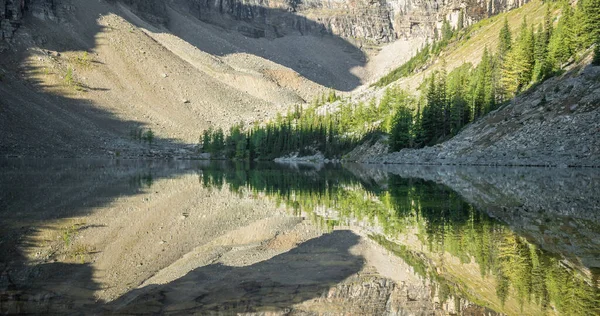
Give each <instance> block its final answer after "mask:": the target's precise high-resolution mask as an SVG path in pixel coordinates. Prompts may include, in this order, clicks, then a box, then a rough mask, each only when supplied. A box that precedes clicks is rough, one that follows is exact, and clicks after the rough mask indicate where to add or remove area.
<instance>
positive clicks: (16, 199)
mask: <svg viewBox="0 0 600 316" xmlns="http://www.w3.org/2000/svg"><path fill="white" fill-rule="evenodd" d="M207 167H208V163H207V162H201V161H137V160H124V161H119V160H0V218H2V221H1V222H0V312H2V313H9V314H12V313H40V312H41V313H50V314H57V313H58V314H61V313H72V312H73V311H89V310H93V309H97V308H102V309H106V310H109V311H112V312H119V313H130V312H136V311H139V308H142V309H143V310H144V311H145V312H152V311H160V310H161V309H162V308H163V306H168V308H169V309H177V310H178V311H186V310H187V311H215V310H217V309H218V308H221V307H226V308H227V309H228V310H229V311H244V310H246V311H248V310H253V309H254V308H256V309H259V308H262V307H264V308H266V309H285V308H286V307H288V306H291V305H292V304H295V303H300V302H302V301H305V300H308V299H311V298H314V297H316V296H318V295H320V294H322V292H323V291H325V290H327V289H329V287H330V286H333V285H335V284H336V283H338V282H341V281H343V280H344V279H345V278H347V277H348V276H350V275H352V274H354V273H356V272H357V271H359V270H360V269H361V268H362V266H363V260H362V258H360V257H356V256H354V255H352V254H350V253H349V249H350V248H351V247H352V246H354V245H355V244H357V242H358V236H356V235H354V234H352V233H351V232H348V231H338V232H334V233H332V234H329V235H325V236H323V237H319V238H316V239H313V240H310V241H308V242H305V243H303V244H302V245H300V246H299V247H298V248H296V249H294V250H292V251H290V252H288V253H285V254H282V255H279V256H276V257H274V258H272V259H269V260H267V261H265V262H260V263H256V264H254V265H251V266H247V267H240V268H235V267H225V266H222V265H210V266H206V267H202V268H199V269H196V270H195V271H192V272H190V273H189V274H188V275H187V276H185V277H183V278H181V279H179V280H175V281H173V282H171V283H170V284H167V285H164V286H150V287H146V288H143V289H140V290H134V291H132V292H130V293H128V294H125V296H124V297H122V298H121V299H119V300H118V301H117V302H115V303H110V304H108V305H106V306H102V304H99V303H98V301H97V298H96V297H95V293H97V292H98V291H102V290H104V288H102V287H101V284H100V283H99V282H100V281H98V280H97V279H95V278H94V274H95V273H96V272H97V271H95V268H94V267H92V265H91V264H90V263H83V262H82V263H81V264H76V263H63V262H56V260H53V258H52V256H51V257H49V258H44V257H43V256H40V257H38V256H37V255H35V256H33V254H32V251H33V250H34V249H41V247H42V248H43V247H48V245H42V244H40V242H44V243H49V245H51V244H52V243H53V242H56V240H50V239H49V240H46V241H40V240H39V238H36V237H35V236H36V235H38V233H40V232H41V231H43V230H45V229H46V228H50V229H52V227H54V226H52V225H53V223H57V222H62V221H65V220H66V221H67V222H68V220H69V219H75V218H80V219H81V218H83V217H84V216H86V215H89V214H92V213H93V212H96V210H99V209H102V208H107V207H109V205H110V204H111V203H113V202H114V201H115V200H117V199H119V198H123V197H128V196H136V195H142V194H148V193H150V194H152V193H155V192H154V189H150V188H151V186H152V183H153V182H154V181H157V180H160V179H174V178H177V177H179V176H182V175H184V174H186V173H194V172H198V170H201V169H204V168H207ZM149 191H150V192H149ZM156 193H157V192H156ZM119 212H124V213H127V210H120V211H119ZM83 220H85V219H83ZM131 220H133V221H136V220H137V219H131ZM54 225H55V224H54ZM88 228H90V226H89V225H82V226H79V227H78V228H76V230H77V231H80V230H85V229H88ZM107 229H108V227H107ZM77 231H74V232H73V234H74V236H75V234H77ZM49 237H50V236H49ZM73 238H75V237H73ZM59 242H60V241H59ZM85 255H86V256H87V255H88V254H85ZM90 255H91V254H90ZM33 257H35V258H33ZM73 260H75V261H76V260H77V258H74V259H73ZM73 260H68V261H73ZM124 260H127V259H124ZM116 272H119V271H116ZM162 296H164V298H163V297H162ZM191 296H194V297H193V298H192V297H191ZM155 298H156V300H155ZM239 301H242V302H243V304H239V303H237V302H239ZM184 303H185V304H184ZM181 304H184V305H185V306H182V305H181ZM189 304H192V305H189Z"/></svg>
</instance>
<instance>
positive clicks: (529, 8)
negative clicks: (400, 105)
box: [392, 0, 559, 90]
mask: <svg viewBox="0 0 600 316" xmlns="http://www.w3.org/2000/svg"><path fill="white" fill-rule="evenodd" d="M547 6H551V8H553V11H554V12H555V16H557V15H558V14H559V10H557V5H556V4H554V3H552V2H547V3H544V2H542V1H541V0H532V1H531V2H529V3H527V4H525V5H523V6H522V7H520V8H517V9H514V10H511V11H509V12H505V13H501V14H498V15H496V16H493V17H490V18H488V19H484V20H481V21H479V22H477V23H475V24H474V25H472V26H470V28H469V29H468V31H467V32H466V33H465V34H463V35H461V36H460V37H459V38H460V39H459V40H455V39H453V40H455V41H454V42H452V43H450V44H449V45H448V46H447V47H446V48H445V49H444V50H443V51H442V53H441V54H440V56H439V57H438V58H437V59H436V60H435V61H434V63H433V64H432V65H431V66H429V67H427V68H426V69H425V70H423V71H420V72H418V73H416V74H414V75H412V76H409V77H406V78H400V79H399V80H397V81H396V82H394V83H392V85H398V86H400V87H403V88H405V89H407V90H413V89H416V88H417V87H418V86H419V84H420V83H421V82H423V80H424V79H425V78H427V76H429V75H430V74H431V72H432V71H435V70H440V69H442V68H443V67H445V69H446V70H447V71H448V72H450V71H452V70H453V69H454V68H456V67H458V66H460V65H462V64H463V63H468V62H470V63H472V64H473V65H477V64H478V63H479V62H480V61H481V57H482V55H483V51H484V49H485V48H486V47H487V48H488V50H489V51H491V52H492V53H494V54H495V53H496V52H497V50H498V38H499V32H500V29H501V28H502V25H503V23H504V18H506V19H507V20H508V24H509V27H510V29H511V33H512V35H513V40H514V37H515V36H516V34H517V33H518V29H519V27H520V26H521V23H522V22H523V18H525V19H526V20H527V24H528V25H533V26H535V27H536V28H537V25H538V24H539V23H541V22H542V20H543V19H544V14H545V13H546V7H547Z"/></svg>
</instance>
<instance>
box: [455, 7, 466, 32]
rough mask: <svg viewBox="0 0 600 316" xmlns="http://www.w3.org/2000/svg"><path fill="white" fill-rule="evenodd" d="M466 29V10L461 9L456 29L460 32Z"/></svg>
mask: <svg viewBox="0 0 600 316" xmlns="http://www.w3.org/2000/svg"><path fill="white" fill-rule="evenodd" d="M464 27H465V10H464V9H462V8H461V9H460V13H459V14H458V22H457V23H456V29H457V30H458V31H460V30H462V29H463V28H464Z"/></svg>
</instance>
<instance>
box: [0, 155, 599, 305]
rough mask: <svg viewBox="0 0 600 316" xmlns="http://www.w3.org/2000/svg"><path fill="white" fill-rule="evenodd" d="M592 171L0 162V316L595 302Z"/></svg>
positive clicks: (595, 174)
mask: <svg viewBox="0 0 600 316" xmlns="http://www.w3.org/2000/svg"><path fill="white" fill-rule="evenodd" d="M599 268H600V171H598V170H593V169H535V168H473V167H471V168H465V167H462V168H459V167H425V166H389V165H386V166H369V165H343V166H342V165H277V164H257V165H248V164H234V163H225V162H212V163H209V162H186V161H170V162H161V161H117V160H109V161H104V160H92V161H90V160H50V161H48V160H44V161H36V160H0V272H1V273H2V274H1V276H0V313H1V314H14V313H49V314H56V313H69V314H89V313H94V314H104V313H119V314H146V313H171V314H193V313H196V314H221V313H223V314H231V313H259V314H273V315H278V314H289V313H292V314H293V313H298V314H301V313H306V314H353V315H360V314H364V315H374V314H377V315H383V314H391V315H405V314H413V315H432V314H433V315H445V314H464V315H496V314H508V315H547V314H550V315H552V314H557V315H598V314H600V289H599V285H600V280H599V278H598V276H599V275H600V270H599Z"/></svg>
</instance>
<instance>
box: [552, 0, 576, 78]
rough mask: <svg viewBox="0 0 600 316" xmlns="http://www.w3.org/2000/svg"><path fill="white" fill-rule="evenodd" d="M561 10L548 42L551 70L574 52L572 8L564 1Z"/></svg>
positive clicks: (558, 67) (555, 68)
mask: <svg viewBox="0 0 600 316" xmlns="http://www.w3.org/2000/svg"><path fill="white" fill-rule="evenodd" d="M561 12H562V13H561V17H560V20H558V25H557V27H556V30H554V31H553V32H552V36H551V38H550V43H549V44H548V54H549V60H550V63H551V65H552V69H553V70H558V69H560V68H561V65H562V64H563V63H565V62H566V61H567V60H569V58H571V56H572V55H573V52H574V43H573V41H574V39H573V22H572V19H573V10H572V9H571V6H570V5H569V4H568V3H565V4H564V6H563V8H562V11H561Z"/></svg>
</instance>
